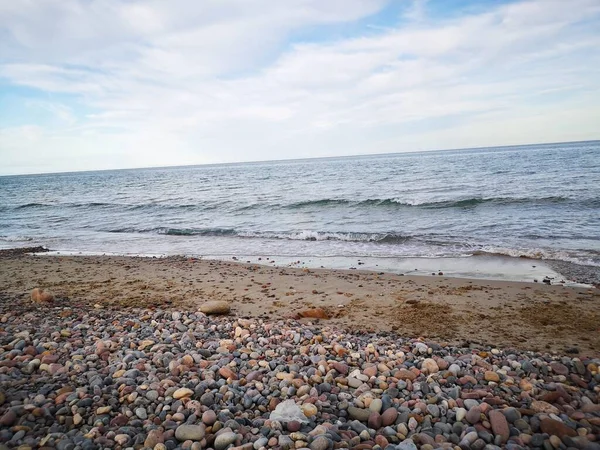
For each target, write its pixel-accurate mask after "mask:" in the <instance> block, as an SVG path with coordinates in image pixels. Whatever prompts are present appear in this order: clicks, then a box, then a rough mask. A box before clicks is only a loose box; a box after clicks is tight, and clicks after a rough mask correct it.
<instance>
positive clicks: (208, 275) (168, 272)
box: [0, 254, 600, 356]
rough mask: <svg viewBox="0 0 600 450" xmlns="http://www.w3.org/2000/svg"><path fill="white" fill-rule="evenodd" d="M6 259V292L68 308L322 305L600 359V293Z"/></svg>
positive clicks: (431, 332)
mask: <svg viewBox="0 0 600 450" xmlns="http://www.w3.org/2000/svg"><path fill="white" fill-rule="evenodd" d="M1 263H2V270H1V271H0V286H1V293H2V295H3V296H4V297H5V298H9V299H11V298H12V299H18V300H23V301H27V300H28V298H29V293H30V292H31V290H32V289H33V288H35V287H43V288H46V289H49V290H50V291H52V292H53V293H54V295H55V296H56V298H57V300H56V303H58V304H60V305H63V306H69V307H77V306H78V305H87V306H94V305H96V307H98V308H107V309H121V308H133V307H136V308H150V309H152V308H166V309H173V310H183V311H197V310H198V308H199V307H200V305H201V304H202V303H204V302H206V301H211V300H223V301H226V302H228V303H229V304H230V306H231V315H232V316H233V317H239V318H261V319H269V320H278V319H289V318H297V317H298V313H300V312H302V311H306V310H309V309H314V308H318V309H321V310H322V311H323V312H324V313H325V314H326V315H327V316H328V317H329V318H328V319H327V320H320V321H319V322H320V323H321V324H326V325H328V326H336V327H340V328H342V329H348V330H354V331H363V332H378V333H386V332H394V333H396V334H398V335H399V336H408V337H419V336H421V337H424V338H428V339H436V340H440V341H445V342H449V343H455V344H463V345H464V344H467V345H469V344H470V345H473V346H477V345H478V344H483V345H491V346H496V347H499V348H507V347H514V348H517V349H520V350H531V351H538V352H556V353H558V354H566V353H574V354H578V355H582V356H583V355H585V356H598V355H600V290H598V289H596V288H589V289H588V288H573V287H563V286H554V285H553V286H548V285H544V284H542V283H519V282H503V281H488V280H469V279H460V278H449V277H444V276H440V275H438V276H399V275H393V274H385V273H375V272H366V271H349V270H348V271H345V270H327V269H310V270H309V269H295V268H277V267H267V266H264V265H257V264H243V263H239V262H234V261H232V262H223V261H210V260H201V259H192V258H183V257H169V258H136V257H116V256H49V255H41V256H29V255H12V256H11V255H10V254H7V255H5V256H3V257H2V259H1ZM302 320H303V321H307V320H309V319H302ZM575 352H578V353H575Z"/></svg>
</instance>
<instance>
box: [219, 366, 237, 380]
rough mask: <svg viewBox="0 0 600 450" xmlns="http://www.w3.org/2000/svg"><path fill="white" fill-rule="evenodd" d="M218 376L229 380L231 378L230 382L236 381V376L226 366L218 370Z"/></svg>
mask: <svg viewBox="0 0 600 450" xmlns="http://www.w3.org/2000/svg"><path fill="white" fill-rule="evenodd" d="M219 375H221V376H222V377H223V378H226V379H229V378H231V379H232V380H237V379H238V376H237V374H236V373H235V372H234V371H233V370H231V369H230V368H229V367H228V366H223V367H221V368H220V369H219Z"/></svg>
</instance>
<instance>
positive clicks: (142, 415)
mask: <svg viewBox="0 0 600 450" xmlns="http://www.w3.org/2000/svg"><path fill="white" fill-rule="evenodd" d="M135 415H136V416H138V417H139V418H140V419H142V420H146V419H147V418H148V413H147V412H146V410H145V409H144V408H136V409H135Z"/></svg>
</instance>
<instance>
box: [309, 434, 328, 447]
mask: <svg viewBox="0 0 600 450" xmlns="http://www.w3.org/2000/svg"><path fill="white" fill-rule="evenodd" d="M329 445H330V443H329V439H327V438H326V437H325V436H317V437H316V438H315V439H314V440H313V441H312V442H311V443H310V446H309V447H310V450H327V449H328V448H329Z"/></svg>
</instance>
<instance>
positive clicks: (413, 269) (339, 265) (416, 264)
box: [0, 246, 600, 288]
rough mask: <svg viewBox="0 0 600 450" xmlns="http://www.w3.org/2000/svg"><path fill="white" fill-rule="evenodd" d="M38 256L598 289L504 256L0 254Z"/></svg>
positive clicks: (557, 264)
mask: <svg viewBox="0 0 600 450" xmlns="http://www.w3.org/2000/svg"><path fill="white" fill-rule="evenodd" d="M29 253H34V254H37V255H47V256H112V257H141V258H171V257H182V258H198V259H201V260H204V261H208V260H215V261H221V262H230V261H234V262H244V263H247V264H259V265H264V266H267V267H283V268H308V269H331V270H363V271H364V270H367V271H372V272H377V273H379V272H385V273H390V274H396V275H416V276H440V275H443V276H446V277H452V278H460V279H467V280H471V279H477V280H490V281H510V282H532V283H542V282H543V283H548V284H553V285H563V286H571V287H582V288H588V287H597V288H600V268H596V267H594V266H584V265H581V264H577V263H573V262H567V261H559V260H546V259H535V258H529V257H524V256H520V257H513V256H508V255H500V254H474V255H470V256H436V257H417V256H414V257H377V256H367V257H357V256H285V255H269V254H263V255H244V254H204V255H200V254H195V253H187V252H179V253H156V254H154V253H137V252H134V253H117V252H99V251H80V250H50V249H48V248H47V247H45V246H36V247H20V248H19V247H17V248H8V249H1V248H0V255H2V254H8V255H18V254H29Z"/></svg>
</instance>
